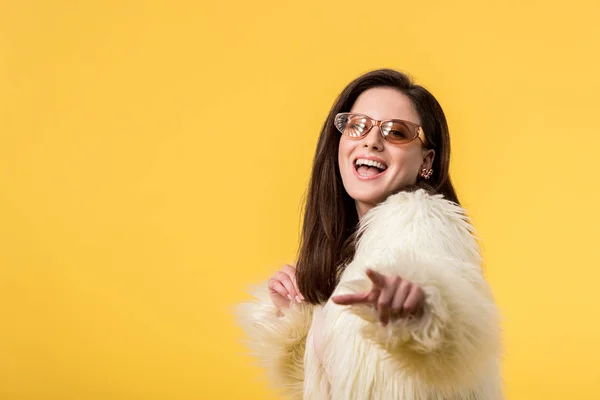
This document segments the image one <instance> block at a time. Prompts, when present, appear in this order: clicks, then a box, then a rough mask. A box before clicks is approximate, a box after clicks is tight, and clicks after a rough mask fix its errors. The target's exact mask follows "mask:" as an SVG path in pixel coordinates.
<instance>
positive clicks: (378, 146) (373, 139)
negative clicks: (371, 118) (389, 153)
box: [363, 125, 384, 150]
mask: <svg viewBox="0 0 600 400" xmlns="http://www.w3.org/2000/svg"><path fill="white" fill-rule="evenodd" d="M363 140H364V146H365V147H371V148H372V149H375V150H382V149H383V140H384V139H383V135H382V134H381V129H380V128H379V126H376V125H374V126H373V127H372V128H371V130H370V131H369V132H368V133H367V136H365V138H364V139H363Z"/></svg>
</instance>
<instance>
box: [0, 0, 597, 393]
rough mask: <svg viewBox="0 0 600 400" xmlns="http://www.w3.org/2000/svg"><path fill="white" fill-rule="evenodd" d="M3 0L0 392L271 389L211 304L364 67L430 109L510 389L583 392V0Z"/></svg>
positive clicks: (275, 224) (257, 246)
mask: <svg viewBox="0 0 600 400" xmlns="http://www.w3.org/2000/svg"><path fill="white" fill-rule="evenodd" d="M0 4H1V5H0V318H1V320H0V323H1V324H2V325H1V327H0V398H1V399H10V400H12V399H15V400H17V399H192V398H196V399H197V398H224V399H227V398H257V399H259V398H263V399H274V398H275V395H274V394H273V393H272V392H271V391H270V390H269V389H268V388H267V387H266V386H265V384H264V383H263V381H261V373H260V371H259V370H258V369H256V368H254V367H252V366H251V365H250V362H251V361H250V359H249V358H248V357H246V356H244V355H243V351H244V349H243V347H242V345H241V344H240V338H241V332H240V331H239V329H238V328H237V327H235V326H234V323H233V318H232V316H231V314H230V307H231V305H232V304H234V303H235V302H237V301H240V300H242V299H246V298H247V296H246V294H245V293H244V290H245V287H246V286H247V284H249V283H252V282H256V281H258V280H261V279H263V278H267V277H268V276H269V275H270V274H271V273H272V272H274V270H275V269H276V268H278V267H280V266H281V265H283V263H285V262H287V261H289V260H291V259H292V258H293V257H294V255H295V251H296V245H297V240H298V233H299V228H300V201H301V196H302V194H303V192H304V189H305V187H306V184H307V181H308V177H309V171H310V167H311V162H312V157H313V154H314V148H315V145H316V139H317V136H318V133H319V130H320V128H321V124H322V123H323V120H324V118H325V116H326V115H327V112H328V110H329V107H330V106H331V105H332V102H333V100H334V98H335V96H336V95H337V94H338V93H339V92H340V91H341V90H342V88H343V87H344V86H345V85H346V84H347V83H348V82H350V80H352V79H354V78H355V77H356V76H358V75H359V74H361V73H363V72H366V71H368V70H370V69H374V68H379V67H392V68H399V69H402V70H404V71H406V72H408V73H410V74H412V75H413V76H414V77H415V78H416V80H417V81H418V82H419V83H421V84H423V85H425V86H426V87H428V88H429V89H430V90H431V91H432V92H433V93H434V95H435V96H436V97H437V98H438V100H439V101H440V103H441V104H442V106H443V107H444V109H445V111H446V113H447V116H448V119H449V124H450V130H451V137H452V145H453V162H452V168H451V171H452V176H453V179H454V182H455V184H456V187H457V190H458V194H459V198H460V199H461V201H462V203H463V205H464V206H465V207H466V208H467V209H468V210H469V212H470V214H471V216H472V217H473V220H474V223H475V225H476V227H477V229H478V231H479V234H480V236H481V239H482V241H483V252H484V256H485V260H486V265H485V270H486V274H487V276H488V278H489V280H490V282H491V284H492V287H493V290H494V293H495V295H496V297H497V301H498V304H499V306H500V307H501V309H502V311H503V314H504V336H505V343H506V357H505V364H504V377H505V380H506V390H507V395H508V398H509V399H597V398H599V397H598V396H600V394H599V393H600V368H599V367H598V363H599V360H600V345H599V344H598V342H599V341H600V322H599V320H598V317H599V315H600V296H599V295H598V293H599V292H600V289H599V288H598V280H599V278H600V272H599V267H600V262H599V261H600V258H599V256H598V244H597V239H598V226H599V223H600V218H599V212H598V204H600V195H599V193H600V190H599V189H598V173H599V172H600V168H599V167H600V165H599V161H598V148H599V147H600V139H599V131H600V129H599V124H600V123H599V121H598V119H597V116H598V108H599V106H600V101H599V99H598V96H599V95H598V93H600V78H599V72H598V71H600V61H599V49H600V30H599V28H598V25H597V21H598V15H600V5H599V4H598V3H597V2H591V1H590V2H586V1H562V2H556V1H555V2H547V1H545V2H543V1H529V2H517V1H508V2H507V1H502V2H501V1H493V2H492V1H487V2H482V1H474V0H473V1H461V2H450V1H434V2H417V1H411V2H408V1H375V2H367V3H365V2H361V1H328V2H326V1H317V0H311V1H302V2H286V1H268V2H267V1H263V2H246V1H237V2H210V3H208V2H197V1H179V2H172V1H160V2H159V1H115V0H113V1H95V2H92V1H37V2H36V1H2V3H0Z"/></svg>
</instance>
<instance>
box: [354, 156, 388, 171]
mask: <svg viewBox="0 0 600 400" xmlns="http://www.w3.org/2000/svg"><path fill="white" fill-rule="evenodd" d="M361 165H368V166H370V167H377V168H379V169H386V166H385V165H383V164H382V163H380V162H377V161H373V160H365V159H364V158H359V159H358V160H356V166H357V167H360V166H361Z"/></svg>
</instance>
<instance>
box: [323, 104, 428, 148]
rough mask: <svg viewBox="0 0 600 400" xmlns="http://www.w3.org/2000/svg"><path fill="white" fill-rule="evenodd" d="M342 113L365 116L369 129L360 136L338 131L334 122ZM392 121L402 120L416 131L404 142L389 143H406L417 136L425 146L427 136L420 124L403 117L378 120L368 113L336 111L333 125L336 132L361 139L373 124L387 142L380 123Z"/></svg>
mask: <svg viewBox="0 0 600 400" xmlns="http://www.w3.org/2000/svg"><path fill="white" fill-rule="evenodd" d="M344 115H352V116H359V117H364V118H366V119H367V120H368V121H369V122H370V123H371V126H370V127H369V129H367V130H366V131H365V132H363V134H362V136H358V137H353V136H348V135H346V134H345V133H344V132H342V131H340V129H339V128H338V126H337V124H336V122H337V120H338V119H339V118H340V117H341V116H344ZM394 121H398V122H402V123H404V124H407V125H408V126H410V127H412V128H414V129H415V132H416V135H415V137H413V138H412V139H410V140H407V141H406V142H402V143H391V142H389V143H390V144H393V145H396V144H406V143H410V142H412V141H413V140H415V139H416V138H419V140H421V142H422V143H423V145H425V146H427V138H426V137H425V131H423V127H422V126H421V125H419V124H415V123H414V122H410V121H406V120H404V119H399V118H392V119H384V120H381V121H379V120H376V119H374V118H371V117H369V116H368V115H365V114H361V113H353V112H341V113H337V114H336V115H335V118H334V120H333V125H334V126H335V128H336V129H337V130H338V132H340V133H341V134H342V135H345V136H346V137H348V138H351V139H362V138H364V137H365V136H366V135H367V134H368V133H369V132H370V131H371V129H373V127H374V126H378V127H379V133H380V134H381V136H382V137H383V139H384V140H385V141H386V142H388V139H387V135H386V134H384V133H383V130H382V129H381V125H382V124H383V123H385V122H394Z"/></svg>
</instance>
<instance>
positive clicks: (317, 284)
mask: <svg viewBox="0 0 600 400" xmlns="http://www.w3.org/2000/svg"><path fill="white" fill-rule="evenodd" d="M374 87H390V88H394V89H397V90H399V91H400V92H402V93H403V94H405V95H406V96H408V97H409V98H410V99H411V100H412V102H413V104H414V106H415V109H416V111H417V113H418V114H419V117H420V118H421V126H422V127H423V130H424V131H425V135H426V137H427V141H428V147H429V148H431V149H434V150H435V157H434V160H433V166H432V168H433V174H432V175H431V177H430V179H429V180H428V181H427V183H425V181H423V180H422V179H420V178H419V179H418V180H417V183H416V184H415V185H412V186H410V187H405V188H403V189H402V190H407V191H412V190H416V189H418V188H424V189H426V190H427V191H428V192H430V193H441V194H443V195H444V197H445V198H447V199H449V200H451V201H454V202H456V203H458V198H457V196H456V192H455V191H454V187H453V186H452V182H451V181H450V176H449V174H448V170H449V166H450V136H449V132H448V124H447V122H446V116H445V115H444V111H443V110H442V107H441V106H440V104H439V103H438V101H437V100H436V99H435V97H433V95H432V94H431V93H430V92H429V91H428V90H427V89H425V88H424V87H422V86H419V85H416V84H414V83H413V79H412V78H411V77H410V76H408V75H406V74H404V73H402V72H399V71H396V70H393V69H378V70H375V71H370V72H368V73H366V74H364V75H361V76H359V77H358V78H356V79H355V80H353V81H352V82H350V84H349V85H348V86H346V88H345V89H344V90H343V91H342V92H341V93H340V95H339V96H338V98H337V99H336V100H335V102H334V104H333V107H332V108H331V110H330V111H329V115H328V116H327V119H326V120H325V123H324V124H323V127H322V129H321V134H320V136H319V141H318V143H317V150H316V153H315V157H314V159H313V166H312V173H311V177H310V182H309V185H308V189H307V192H306V193H305V197H304V203H305V206H304V222H303V225H302V234H301V238H300V246H299V248H298V255H297V264H296V268H297V271H296V277H297V281H298V288H299V289H300V292H301V293H302V295H303V296H304V297H305V299H306V301H308V302H309V303H312V304H319V303H322V302H324V301H327V299H329V297H330V296H331V294H332V293H333V290H334V289H335V287H336V285H337V282H338V277H339V273H340V272H341V271H342V270H343V268H344V267H345V265H346V264H347V263H349V262H350V261H351V260H352V258H353V257H354V250H355V242H356V239H357V238H356V228H357V225H358V215H357V212H356V206H355V203H354V199H352V198H351V197H350V196H349V195H348V193H346V190H345V189H344V186H343V183H342V178H341V175H340V169H339V165H338V147H339V141H340V136H341V134H340V132H339V131H338V130H337V129H336V128H335V126H334V124H333V121H334V118H335V115H336V114H337V113H340V112H347V111H350V110H351V108H352V106H353V105H354V102H355V101H356V99H357V98H358V96H359V95H360V94H361V93H362V92H364V91H365V90H367V89H371V88H374Z"/></svg>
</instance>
